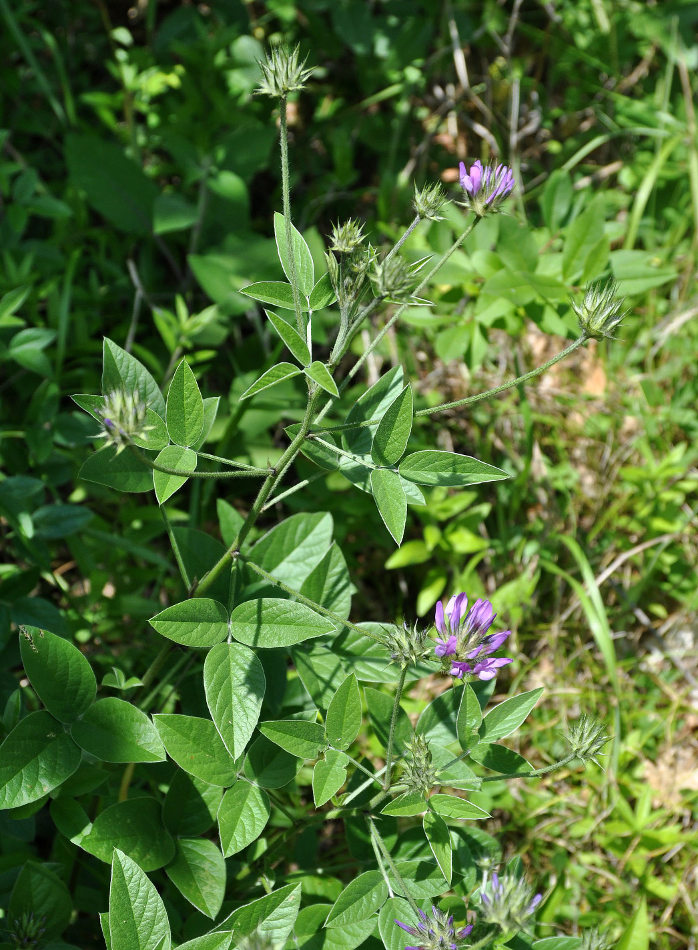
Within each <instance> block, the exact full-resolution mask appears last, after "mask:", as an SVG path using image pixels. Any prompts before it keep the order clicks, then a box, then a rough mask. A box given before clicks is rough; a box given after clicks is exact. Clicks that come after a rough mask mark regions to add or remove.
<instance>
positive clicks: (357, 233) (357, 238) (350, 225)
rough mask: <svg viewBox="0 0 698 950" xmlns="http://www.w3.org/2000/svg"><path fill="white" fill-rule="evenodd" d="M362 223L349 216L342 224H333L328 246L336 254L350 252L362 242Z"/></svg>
mask: <svg viewBox="0 0 698 950" xmlns="http://www.w3.org/2000/svg"><path fill="white" fill-rule="evenodd" d="M363 227H364V226H363V224H359V222H358V221H355V220H354V219H353V218H349V220H348V221H345V222H344V223H343V224H335V225H334V227H333V228H332V235H331V240H332V243H331V244H330V248H331V249H332V250H333V251H337V253H338V254H351V252H352V251H355V250H356V248H357V247H359V246H360V245H361V244H363V241H364V234H363Z"/></svg>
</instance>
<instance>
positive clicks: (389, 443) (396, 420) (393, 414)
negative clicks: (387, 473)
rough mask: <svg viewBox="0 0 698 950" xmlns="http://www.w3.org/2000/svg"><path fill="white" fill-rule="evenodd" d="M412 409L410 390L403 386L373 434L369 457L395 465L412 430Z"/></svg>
mask: <svg viewBox="0 0 698 950" xmlns="http://www.w3.org/2000/svg"><path fill="white" fill-rule="evenodd" d="M413 409H414V406H413V399H412V390H411V389H410V387H409V386H405V388H404V389H403V390H402V392H401V393H400V395H399V396H398V397H397V398H396V399H395V400H394V401H393V402H391V404H390V405H389V406H388V408H387V409H386V411H385V415H384V416H383V418H382V419H381V421H380V423H379V425H378V428H377V429H376V434H375V435H374V436H373V445H372V447H371V457H372V458H373V461H374V462H376V463H377V464H378V465H386V466H388V467H390V466H392V465H395V464H397V462H399V461H400V459H401V458H402V456H403V455H404V454H405V449H406V448H407V442H408V440H409V437H410V432H411V431H412V419H413Z"/></svg>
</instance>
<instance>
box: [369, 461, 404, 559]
mask: <svg viewBox="0 0 698 950" xmlns="http://www.w3.org/2000/svg"><path fill="white" fill-rule="evenodd" d="M371 492H372V493H373V499H374V501H375V503H376V507H377V508H378V512H379V514H380V516H381V518H382V519H383V523H384V524H385V526H386V528H387V529H388V531H389V532H390V534H391V535H392V537H393V540H394V541H395V543H396V544H400V543H401V542H402V536H403V535H404V533H405V522H406V520H407V498H406V497H405V492H404V490H403V487H402V483H401V481H400V476H399V475H398V474H397V472H393V471H392V470H391V469H388V468H375V469H374V470H373V471H372V472H371Z"/></svg>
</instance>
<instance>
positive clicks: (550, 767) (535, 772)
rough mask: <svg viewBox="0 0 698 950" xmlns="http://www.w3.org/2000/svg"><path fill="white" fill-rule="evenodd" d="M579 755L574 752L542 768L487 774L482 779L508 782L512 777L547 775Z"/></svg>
mask: <svg viewBox="0 0 698 950" xmlns="http://www.w3.org/2000/svg"><path fill="white" fill-rule="evenodd" d="M576 758H577V756H576V754H575V753H574V752H572V753H571V754H570V755H566V756H565V758H564V759H560V761H559V762H553V764H552V765H546V766H545V768H542V769H533V770H532V771H531V772H512V773H511V775H486V776H485V777H484V778H483V779H482V781H483V782H508V781H509V779H512V778H537V777H538V776H539V775H547V774H548V773H549V772H555V771H557V769H564V767H565V766H566V765H568V764H569V763H570V762H571V761H572V760H573V759H576Z"/></svg>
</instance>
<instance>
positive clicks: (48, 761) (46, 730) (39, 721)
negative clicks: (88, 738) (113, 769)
mask: <svg viewBox="0 0 698 950" xmlns="http://www.w3.org/2000/svg"><path fill="white" fill-rule="evenodd" d="M80 759H81V753H80V749H78V747H77V746H76V745H75V743H74V742H73V740H72V739H71V738H70V736H69V735H67V734H66V733H65V732H64V731H63V726H62V725H61V724H60V723H59V722H58V721H57V720H56V719H54V718H53V716H51V715H49V713H47V712H45V711H44V710H43V709H42V710H40V711H39V712H34V713H30V714H29V715H28V716H26V717H25V718H24V719H22V720H20V722H19V723H18V724H17V725H16V726H15V728H14V729H13V730H12V732H11V733H10V734H9V735H8V736H7V738H6V739H5V741H4V742H3V743H2V745H0V809H4V808H19V807H20V806H21V805H28V804H29V803H30V802H35V801H38V800H39V799H40V798H43V796H44V795H46V794H47V793H48V792H51V791H53V789H54V788H58V786H59V785H62V784H63V782H65V780H66V779H67V778H70V776H71V775H72V774H73V772H75V771H77V769H78V766H79V765H80Z"/></svg>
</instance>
